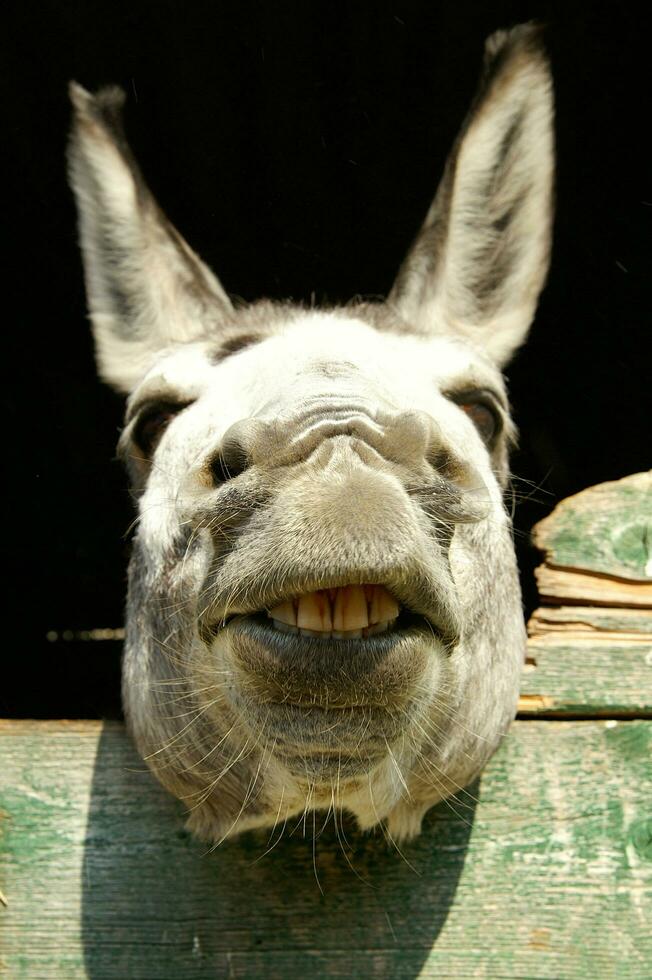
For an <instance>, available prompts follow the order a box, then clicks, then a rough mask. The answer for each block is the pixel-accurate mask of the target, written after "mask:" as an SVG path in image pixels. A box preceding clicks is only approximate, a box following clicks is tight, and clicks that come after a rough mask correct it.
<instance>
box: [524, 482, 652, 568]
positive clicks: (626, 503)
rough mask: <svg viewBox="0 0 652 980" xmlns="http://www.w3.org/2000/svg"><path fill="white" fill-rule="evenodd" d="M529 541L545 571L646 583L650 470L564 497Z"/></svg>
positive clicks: (651, 528) (650, 545)
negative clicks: (539, 552) (541, 556)
mask: <svg viewBox="0 0 652 980" xmlns="http://www.w3.org/2000/svg"><path fill="white" fill-rule="evenodd" d="M533 539H534V543H535V544H536V546H537V547H538V548H541V550H542V551H544V552H545V554H546V563H547V564H548V565H551V566H555V567H557V568H567V569H575V570H580V571H585V572H593V573H599V574H601V575H608V576H612V577H614V578H620V579H626V580H631V581H632V582H648V583H652V470H649V471H648V472H647V473H635V474H634V475H632V476H627V477H625V478H624V479H622V480H613V481H611V482H609V483H600V484H598V486H595V487H589V488H588V489H587V490H582V492H581V493H577V494H575V496H573V497H567V498H566V500H562V501H561V503H559V504H557V506H556V507H555V509H554V510H553V512H552V513H551V514H550V515H549V516H548V517H546V518H544V519H543V520H542V521H539V523H538V524H537V525H536V527H535V528H534V530H533Z"/></svg>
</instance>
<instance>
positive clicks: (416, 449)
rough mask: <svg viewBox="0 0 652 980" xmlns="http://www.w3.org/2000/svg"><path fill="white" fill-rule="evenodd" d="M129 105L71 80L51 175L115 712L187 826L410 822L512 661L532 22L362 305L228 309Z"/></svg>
mask: <svg viewBox="0 0 652 980" xmlns="http://www.w3.org/2000/svg"><path fill="white" fill-rule="evenodd" d="M122 100H123V94H122V92H121V91H120V90H118V89H105V90H102V91H100V92H99V93H98V94H97V95H95V96H92V95H90V94H89V93H87V92H85V91H84V90H83V89H81V88H80V87H78V86H76V85H73V86H72V101H73V104H74V109H75V122H74V128H73V132H72V138H71V143H70V172H71V179H72V184H73V187H74V190H75V193H76V196H77V202H78V206H79V223H80V234H81V245H82V251H83V256H84V263H85V270H86V288H87V293H88V302H89V306H90V313H91V319H92V323H93V330H94V335H95V343H96V350H97V361H98V366H99V373H100V375H101V376H102V378H103V379H104V380H105V381H107V382H109V384H111V385H113V386H114V387H115V388H117V389H118V390H120V391H121V392H124V393H125V394H127V395H128V399H127V412H126V427H125V429H124V432H123V434H122V437H121V439H120V444H119V446H120V452H121V454H122V456H123V457H124V459H125V461H126V463H127V466H128V469H129V471H130V475H131V479H132V482H133V485H134V488H135V491H136V496H137V500H138V507H139V517H140V519H139V524H138V530H137V533H136V535H135V540H134V546H133V556H132V559H131V563H130V568H129V597H128V613H127V640H126V648H125V658H124V671H123V696H124V704H125V710H126V714H127V718H128V721H129V725H130V728H131V731H132V733H133V736H134V738H135V740H136V743H137V745H138V747H139V749H140V751H141V753H142V754H143V756H144V757H145V759H146V760H147V762H148V763H149V765H150V767H151V768H152V769H153V771H154V772H155V773H156V775H157V777H158V778H159V779H160V780H161V782H162V783H163V784H164V785H165V786H166V787H168V788H169V789H170V790H171V792H172V793H174V794H175V795H176V796H178V797H180V798H181V799H183V800H184V801H185V802H186V804H187V805H188V808H189V812H190V818H189V826H190V827H191V829H193V830H194V831H195V832H196V833H198V834H199V835H200V836H202V837H204V838H205V839H208V840H212V841H218V840H221V839H223V838H224V837H226V836H228V835H231V834H234V833H238V832H239V831H241V830H244V829H247V828H250V827H256V826H264V825H271V824H273V823H275V822H276V821H279V820H284V819H287V818H288V817H290V816H292V815H293V814H296V813H301V812H302V811H305V810H307V809H314V808H324V809H328V808H330V807H332V808H333V809H334V811H335V812H337V811H339V810H341V809H346V810H348V811H349V812H350V813H352V814H354V815H355V817H356V818H357V821H358V823H359V825H360V827H362V828H369V827H372V826H374V825H375V824H377V823H379V822H384V824H385V826H386V828H387V829H388V831H389V833H390V834H391V835H392V836H393V837H396V838H405V837H409V836H411V835H414V834H416V833H418V832H419V829H420V826H421V820H422V817H423V814H424V813H425V811H426V810H427V809H428V808H429V807H430V806H431V805H432V804H433V803H435V802H437V801H438V800H440V799H442V798H444V797H446V796H447V795H449V794H450V793H452V792H454V791H455V790H456V789H457V788H458V787H461V786H464V785H465V784H467V783H468V782H469V781H470V780H471V779H472V778H473V777H474V776H476V775H477V773H478V772H479V771H480V769H481V768H482V766H483V765H484V763H485V762H486V760H487V759H488V758H489V756H490V755H491V753H492V752H493V750H494V749H495V747H496V746H497V744H498V742H499V740H500V737H501V735H502V734H503V733H504V731H505V729H506V727H507V726H508V724H509V722H510V720H511V718H512V717H513V714H514V709H515V703H516V697H517V690H518V684H519V675H520V666H521V663H522V660H523V650H524V628H523V617H522V611H521V602H520V592H519V586H518V577H517V570H516V562H515V557H514V550H513V544H512V538H511V528H510V521H509V518H508V516H507V514H506V512H505V508H504V506H503V501H502V498H503V491H504V488H505V484H506V481H507V477H508V470H507V449H508V446H509V443H510V441H511V440H512V439H513V435H514V429H513V427H512V424H511V422H510V417H509V407H508V403H507V398H506V394H505V386H504V383H503V380H502V376H501V368H502V366H503V365H504V364H505V363H506V361H507V360H508V359H509V357H510V355H511V354H512V353H513V351H514V350H515V349H516V348H517V347H518V346H519V344H521V342H522V341H523V340H524V338H525V335H526V332H527V329H528V326H529V324H530V321H531V319H532V316H533V314H534V310H535V305H536V301H537V297H538V294H539V292H540V290H541V287H542V285H543V282H544V279H545V275H546V269H547V264H548V252H549V242H550V226H551V210H552V208H551V196H552V174H553V140H552V95H551V83H550V77H549V71H548V65H547V61H546V58H545V55H544V53H543V50H542V46H541V42H540V40H539V36H538V32H537V30H536V29H535V28H533V27H532V26H529V25H527V26H522V27H518V28H516V29H514V30H513V31H510V32H499V33H497V34H495V35H493V36H492V37H491V38H490V39H489V40H488V42H487V45H486V58H485V65H484V73H483V77H482V82H481V86H480V91H479V93H478V95H477V97H476V100H475V103H474V105H473V107H472V110H471V112H470V114H469V116H468V118H467V120H466V122H465V124H464V126H463V128H462V132H461V134H460V136H459V138H458V140H457V142H456V145H455V147H454V150H453V152H452V155H451V157H450V159H449V161H448V163H447V166H446V170H445V174H444V177H443V180H442V183H441V186H440V188H439V191H438V193H437V196H436V198H435V200H434V203H433V205H432V207H431V209H430V211H429V213H428V215H427V217H426V220H425V224H424V226H423V228H422V229H421V231H420V232H419V234H418V236H417V239H416V242H415V244H414V246H413V248H412V249H411V251H410V253H409V254H408V256H407V258H406V260H405V262H404V264H403V266H402V268H401V270H400V272H399V274H398V278H397V280H396V283H395V284H394V287H393V289H392V290H391V292H390V294H389V297H388V298H387V300H386V301H385V302H383V303H378V304H353V305H350V306H347V307H342V308H337V309H325V310H319V311H317V310H314V309H304V308H302V307H300V306H296V305H281V304H273V303H270V302H260V303H255V304H252V305H249V306H244V305H242V306H237V307H234V306H233V305H232V303H231V302H230V300H229V298H228V296H227V294H226V293H225V291H224V289H223V288H222V286H221V285H220V283H219V282H218V280H217V279H216V278H215V276H214V275H213V274H212V273H211V272H210V271H209V270H208V269H207V268H206V266H205V265H203V264H202V262H201V261H200V259H199V258H198V257H197V256H196V255H195V254H194V252H193V251H192V250H191V249H190V248H189V246H188V245H187V244H186V242H185V241H184V240H183V239H182V238H181V236H180V235H179V234H178V232H177V231H176V230H175V229H174V228H173V227H172V226H171V225H170V224H169V223H168V222H167V221H166V219H165V217H164V215H163V214H162V213H161V211H160V209H159V208H158V206H157V204H156V202H155V201H154V199H153V198H152V196H151V194H150V193H149V191H148V189H147V187H146V186H145V184H144V182H143V180H142V177H141V175H140V173H139V170H138V168H137V165H136V163H135V162H134V160H133V158H132V156H131V153H130V151H129V147H128V145H127V143H126V141H125V138H124V135H123V131H122V127H121V122H120V107H121V103H122Z"/></svg>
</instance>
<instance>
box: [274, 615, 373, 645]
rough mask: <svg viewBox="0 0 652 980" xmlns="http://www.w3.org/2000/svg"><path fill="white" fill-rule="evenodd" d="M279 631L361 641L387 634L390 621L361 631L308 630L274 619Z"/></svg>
mask: <svg viewBox="0 0 652 980" xmlns="http://www.w3.org/2000/svg"><path fill="white" fill-rule="evenodd" d="M272 622H273V624H274V626H275V628H276V629H277V630H280V631H281V633H298V634H299V636H317V637H319V638H320V639H322V640H360V639H362V637H363V636H374V635H375V634H376V633H385V632H386V630H388V629H389V620H385V622H384V623H374V625H373V626H365V627H364V629H359V630H342V631H340V630H331V631H330V632H327V631H326V630H306V629H299V628H298V627H297V626H291V625H290V624H289V623H282V622H281V621H280V620H279V619H272Z"/></svg>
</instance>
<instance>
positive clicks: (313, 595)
mask: <svg viewBox="0 0 652 980" xmlns="http://www.w3.org/2000/svg"><path fill="white" fill-rule="evenodd" d="M297 626H298V627H299V629H306V630H311V631H312V630H315V631H321V632H326V633H329V632H330V631H331V630H332V628H333V622H332V619H331V604H330V602H329V600H328V598H327V596H325V595H324V594H323V593H319V592H308V593H307V595H302V596H300V598H299V601H298V603H297Z"/></svg>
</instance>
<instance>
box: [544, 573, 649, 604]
mask: <svg viewBox="0 0 652 980" xmlns="http://www.w3.org/2000/svg"><path fill="white" fill-rule="evenodd" d="M534 575H535V578H536V582H537V589H538V590H539V595H540V597H541V599H542V601H543V602H554V603H585V604H586V603H588V604H591V605H603V606H630V607H634V608H640V609H652V582H630V581H625V580H622V581H621V580H619V579H612V578H607V577H606V576H600V575H594V574H589V573H587V572H570V571H567V570H566V569H559V568H551V567H550V566H549V565H547V564H546V565H540V566H539V568H537V569H535V572H534Z"/></svg>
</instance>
